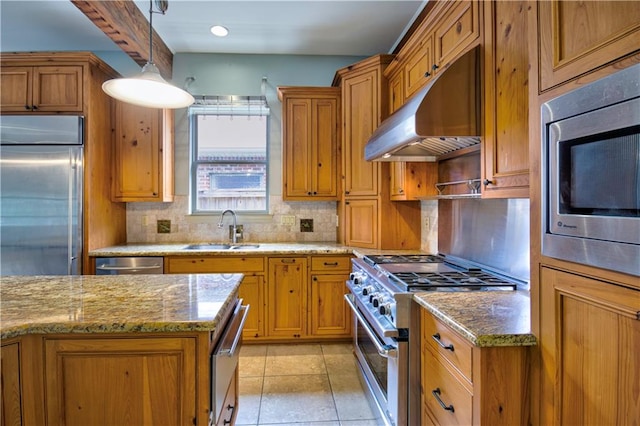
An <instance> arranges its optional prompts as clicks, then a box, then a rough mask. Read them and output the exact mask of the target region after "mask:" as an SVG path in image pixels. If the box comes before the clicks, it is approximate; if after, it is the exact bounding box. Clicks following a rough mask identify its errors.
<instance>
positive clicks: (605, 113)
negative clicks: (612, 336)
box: [541, 64, 640, 276]
mask: <svg viewBox="0 0 640 426" xmlns="http://www.w3.org/2000/svg"><path fill="white" fill-rule="evenodd" d="M541 115H542V174H541V175H542V176H541V177H542V220H543V223H542V254H543V255H545V256H550V257H553V258H558V259H562V260H567V261H571V262H577V263H581V264H586V265H592V266H596V267H600V268H604V269H610V270H614V271H619V272H623V273H627V274H632V275H636V276H640V64H637V65H634V66H632V67H629V68H626V69H623V70H620V71H618V72H615V73H614V74H611V75H609V76H607V77H605V78H602V79H600V80H598V81H595V82H593V83H590V84H587V85H585V86H583V87H581V88H579V89H576V90H573V91H571V92H568V93H566V94H564V95H561V96H559V97H557V98H555V99H552V100H550V101H549V102H546V103H544V104H543V105H542V111H541Z"/></svg>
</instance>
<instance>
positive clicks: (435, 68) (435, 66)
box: [431, 64, 439, 71]
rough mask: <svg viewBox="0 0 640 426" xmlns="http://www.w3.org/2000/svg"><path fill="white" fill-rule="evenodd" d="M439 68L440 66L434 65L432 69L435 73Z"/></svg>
mask: <svg viewBox="0 0 640 426" xmlns="http://www.w3.org/2000/svg"><path fill="white" fill-rule="evenodd" d="M438 68H439V67H438V65H436V64H433V66H432V67H431V69H432V70H434V71H435V70H437V69H438Z"/></svg>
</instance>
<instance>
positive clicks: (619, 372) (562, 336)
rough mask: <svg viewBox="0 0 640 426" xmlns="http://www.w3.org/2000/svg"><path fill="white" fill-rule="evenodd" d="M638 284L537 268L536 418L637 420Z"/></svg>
mask: <svg viewBox="0 0 640 426" xmlns="http://www.w3.org/2000/svg"><path fill="white" fill-rule="evenodd" d="M639 315H640V291H639V290H632V289H630V288H626V287H622V286H618V285H614V284H610V283H607V282H605V281H599V280H596V279H591V278H588V277H584V276H581V275H574V274H570V273H567V272H564V271H560V270H556V269H551V268H548V267H542V269H541V274H540V336H539V346H540V354H541V357H542V359H541V361H542V372H543V374H542V382H541V383H542V384H541V386H542V388H541V396H542V397H541V399H540V404H541V410H540V416H541V417H540V420H539V421H540V424H545V425H554V424H594V425H595V424H601V425H604V424H619V425H622V424H637V422H638V413H639V412H640V398H639V397H638V383H640V358H639V357H638V354H639V353H640V320H639Z"/></svg>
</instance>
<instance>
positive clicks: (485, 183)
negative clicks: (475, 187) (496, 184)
mask: <svg viewBox="0 0 640 426" xmlns="http://www.w3.org/2000/svg"><path fill="white" fill-rule="evenodd" d="M482 184H483V185H484V186H487V185H493V181H492V180H489V179H485V180H483V181H482Z"/></svg>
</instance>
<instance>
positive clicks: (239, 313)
mask: <svg viewBox="0 0 640 426" xmlns="http://www.w3.org/2000/svg"><path fill="white" fill-rule="evenodd" d="M249 307H250V305H242V299H240V302H239V303H238V305H237V307H236V309H235V312H234V313H233V316H232V317H231V319H230V320H229V326H228V327H227V329H226V330H225V333H224V335H223V336H222V338H221V339H220V346H219V347H218V350H217V351H216V353H215V355H216V356H228V357H233V356H235V355H236V349H237V347H238V344H239V343H240V339H241V338H242V329H243V328H244V322H245V321H246V320H247V314H248V313H249Z"/></svg>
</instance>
